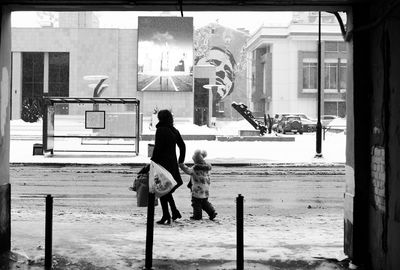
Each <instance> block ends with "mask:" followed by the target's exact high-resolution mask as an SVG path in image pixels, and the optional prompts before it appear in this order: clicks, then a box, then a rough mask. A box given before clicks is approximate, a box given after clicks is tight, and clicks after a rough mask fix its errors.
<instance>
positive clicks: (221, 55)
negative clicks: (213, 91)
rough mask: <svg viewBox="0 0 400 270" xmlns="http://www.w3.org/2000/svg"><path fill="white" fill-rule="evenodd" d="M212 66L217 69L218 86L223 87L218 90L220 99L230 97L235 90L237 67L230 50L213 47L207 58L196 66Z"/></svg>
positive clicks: (199, 61)
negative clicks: (235, 70)
mask: <svg viewBox="0 0 400 270" xmlns="http://www.w3.org/2000/svg"><path fill="white" fill-rule="evenodd" d="M206 64H210V65H213V66H215V69H216V84H217V85H222V86H223V87H221V88H219V89H218V91H217V92H218V95H219V97H220V99H221V100H222V99H224V98H225V97H226V96H228V95H229V94H230V93H231V92H232V91H233V88H234V84H235V74H234V69H235V66H236V61H235V58H234V57H233V55H232V53H231V52H230V51H229V50H223V49H221V48H219V47H212V48H211V49H210V50H209V52H208V55H207V56H206V57H203V58H200V59H199V60H198V61H197V63H196V65H206Z"/></svg>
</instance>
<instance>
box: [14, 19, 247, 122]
mask: <svg viewBox="0 0 400 270" xmlns="http://www.w3.org/2000/svg"><path fill="white" fill-rule="evenodd" d="M58 23H59V25H58V27H49V26H47V27H41V28H13V29H12V66H13V68H12V94H11V99H12V100H11V103H12V109H11V111H12V116H11V119H20V118H21V117H22V118H23V119H24V108H26V107H27V106H31V105H32V104H30V102H31V100H32V99H33V100H35V99H38V98H39V99H40V98H41V97H42V96H43V95H48V96H68V97H93V94H94V93H93V88H94V85H95V83H96V82H94V81H88V80H86V79H85V78H86V77H87V76H90V75H96V76H97V75H101V76H106V77H107V79H106V81H105V82H104V84H105V85H106V86H107V88H106V89H105V90H104V92H103V93H102V97H135V98H137V99H139V100H140V101H141V112H142V113H143V115H144V117H149V116H151V115H152V114H153V112H154V110H155V109H163V108H165V109H171V110H172V111H173V113H174V115H175V116H176V117H184V118H194V117H195V115H194V114H195V113H196V109H198V108H196V107H195V103H196V101H195V100H194V91H185V92H184V91H182V92H179V91H138V89H137V71H138V30H137V29H104V28H98V19H97V18H96V17H95V16H94V14H93V13H92V12H80V13H75V12H61V13H60V15H59V20H58ZM52 25H53V24H52ZM203 28H204V29H203V30H204V31H203V30H202V29H198V30H196V33H195V35H194V51H195V52H197V53H199V51H200V49H199V47H200V43H199V42H200V41H201V42H204V41H205V39H204V37H203V38H202V37H201V36H199V35H200V34H199V33H204V32H209V35H207V36H206V37H205V38H206V42H205V43H202V44H201V57H199V59H200V61H199V62H198V63H197V64H198V65H204V64H208V65H214V66H215V67H216V72H215V77H218V76H223V77H224V78H223V79H221V80H218V79H217V80H216V84H219V85H221V86H223V87H227V85H228V84H229V86H232V87H229V89H228V90H230V91H229V93H228V92H226V94H224V95H223V96H221V97H220V98H217V97H218V95H216V93H214V95H213V96H214V101H213V104H212V106H213V113H212V116H213V117H215V118H216V117H219V118H220V119H225V118H228V119H232V118H234V117H236V118H237V117H238V116H237V115H235V113H234V112H233V111H232V108H231V106H230V103H232V101H241V102H245V101H246V88H245V85H246V77H245V76H244V75H243V74H245V72H244V70H243V68H242V67H243V66H244V67H245V65H241V68H242V69H240V70H238V69H237V68H236V67H237V66H238V64H239V63H240V59H238V58H240V56H241V55H242V54H243V48H244V46H245V42H246V40H247V37H248V35H247V33H246V32H244V31H239V30H234V29H230V28H227V27H224V26H221V25H218V24H210V25H207V26H205V27H203ZM196 41H197V42H196ZM204 45H205V46H204ZM216 46H221V48H223V53H221V54H220V55H218V54H216V55H213V52H214V48H215V47H216ZM225 51H227V52H230V51H232V56H234V57H235V58H236V59H237V60H234V61H233V62H234V63H235V65H234V64H232V65H231V66H232V69H231V71H230V72H226V73H224V74H223V75H221V74H220V73H221V70H222V71H225V69H221V68H220V67H219V65H218V64H217V62H218V61H214V60H213V59H211V58H212V57H217V58H218V57H222V58H223V59H222V61H221V62H222V63H223V64H224V63H225V62H223V60H224V59H227V57H225V56H224V55H226V54H225ZM215 60H218V59H215ZM224 65H225V64H224ZM224 65H222V67H224ZM228 73H229V74H228ZM234 73H235V76H234V77H233V78H231V80H230V81H228V75H230V74H234ZM195 76H196V74H195V69H194V72H193V74H192V77H195ZM214 81H215V80H214ZM233 85H235V87H233ZM200 88H202V86H200ZM129 109H130V108H129V107H127V108H125V110H129ZM56 113H59V114H80V113H82V112H81V111H80V110H79V108H78V107H76V106H69V105H68V104H65V105H62V106H61V105H59V106H58V107H57V108H56Z"/></svg>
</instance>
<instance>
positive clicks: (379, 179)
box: [353, 1, 400, 270]
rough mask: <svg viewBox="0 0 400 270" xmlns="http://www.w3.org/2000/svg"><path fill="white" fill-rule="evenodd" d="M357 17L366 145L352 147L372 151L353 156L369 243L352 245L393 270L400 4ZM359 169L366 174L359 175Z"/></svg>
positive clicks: (358, 11)
mask: <svg viewBox="0 0 400 270" xmlns="http://www.w3.org/2000/svg"><path fill="white" fill-rule="evenodd" d="M353 15H354V36H353V41H354V51H355V53H354V67H355V72H354V89H355V90H354V92H355V97H354V109H355V113H354V114H355V115H354V119H355V121H354V123H355V125H354V129H355V132H354V134H355V136H354V142H355V144H358V141H359V142H360V143H361V144H362V146H360V148H362V149H360V148H357V147H355V148H354V149H355V155H356V156H359V155H360V154H362V153H366V152H367V151H368V152H369V153H368V155H367V156H368V158H366V157H365V158H358V159H357V158H355V160H356V163H357V162H358V164H359V166H358V168H357V167H356V173H355V174H356V176H355V182H356V197H357V186H358V191H359V192H360V193H359V194H358V195H359V196H360V197H359V198H358V200H356V201H357V207H356V206H355V208H354V213H355V214H354V218H355V220H357V221H358V227H357V230H356V229H355V230H354V232H355V233H356V231H357V233H358V237H359V238H360V239H362V237H364V239H367V240H366V241H365V240H364V241H363V240H360V239H358V241H354V249H356V250H358V251H360V255H361V254H363V255H366V256H365V257H364V258H363V259H361V260H360V261H359V262H360V263H362V264H364V265H365V266H367V268H370V269H389V270H395V269H400V256H399V254H400V1H379V2H376V3H375V4H372V5H371V6H369V7H368V9H367V10H366V9H365V7H355V8H354V14H353ZM363 44H364V45H363ZM356 70H357V71H356ZM363 74H364V76H362V75H363ZM357 110H359V111H357ZM363 122H364V123H363ZM360 125H366V126H368V130H365V128H364V127H360ZM358 128H360V130H357V129H358ZM364 144H365V145H364ZM363 166H364V168H363ZM359 170H364V171H366V172H360V174H359V175H358V176H357V171H359ZM355 205H356V203H355ZM354 224H356V222H354ZM354 226H356V225H354ZM356 258H357V259H360V257H357V256H356Z"/></svg>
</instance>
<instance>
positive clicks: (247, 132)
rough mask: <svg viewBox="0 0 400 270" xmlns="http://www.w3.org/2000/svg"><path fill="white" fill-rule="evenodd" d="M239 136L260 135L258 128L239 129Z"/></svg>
mask: <svg viewBox="0 0 400 270" xmlns="http://www.w3.org/2000/svg"><path fill="white" fill-rule="evenodd" d="M239 136H260V131H259V130H255V129H253V130H242V129H241V130H239Z"/></svg>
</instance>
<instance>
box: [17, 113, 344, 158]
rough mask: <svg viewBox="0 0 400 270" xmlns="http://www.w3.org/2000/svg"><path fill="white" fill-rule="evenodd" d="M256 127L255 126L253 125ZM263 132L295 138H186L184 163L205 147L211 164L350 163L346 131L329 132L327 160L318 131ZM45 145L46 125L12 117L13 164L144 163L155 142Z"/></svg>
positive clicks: (229, 129) (244, 126)
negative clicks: (42, 148) (48, 150)
mask: <svg viewBox="0 0 400 270" xmlns="http://www.w3.org/2000/svg"><path fill="white" fill-rule="evenodd" d="M60 126H61V127H60V128H59V130H64V131H60V132H65V130H71V129H73V128H72V127H73V125H72V124H71V123H69V122H67V121H64V122H62V123H61V124H60ZM176 127H177V128H178V129H179V130H180V132H181V134H189V135H193V134H213V135H215V134H218V135H224V136H234V135H235V134H236V135H235V136H237V135H238V133H239V130H252V129H253V128H252V127H251V125H250V124H249V123H247V122H246V121H245V120H240V121H227V122H221V123H220V127H217V128H208V127H206V126H202V127H199V126H196V125H193V124H190V123H189V122H188V121H180V122H179V121H178V122H177V124H176ZM253 130H254V129H253ZM152 133H154V130H151V129H149V127H148V123H146V124H144V125H143V134H152ZM264 136H271V137H276V136H284V137H286V136H290V137H294V138H295V140H294V141H293V142H283V141H242V142H238V141H235V142H225V141H223V142H221V141H207V140H201V141H190V140H186V141H185V143H186V146H187V151H186V152H187V154H186V160H185V162H191V156H192V153H193V152H194V150H195V149H199V148H201V149H205V150H207V152H208V160H209V161H210V162H211V163H214V164H216V163H220V164H221V163H298V164H309V163H316V164H327V163H328V164H329V163H344V162H345V145H346V135H344V133H343V132H341V133H331V132H327V133H326V136H325V139H324V140H322V154H323V157H322V158H315V157H314V156H315V153H316V134H315V133H304V134H303V135H299V134H297V135H293V134H290V135H282V134H267V135H264ZM34 143H41V123H40V122H38V123H33V124H30V123H25V122H22V121H21V120H18V121H11V146H10V162H11V163H78V164H102V163H106V164H132V163H133V164H143V163H147V162H149V157H148V144H149V143H154V142H153V141H140V143H139V155H138V156H136V154H134V153H123V152H106V151H134V146H133V145H126V144H125V145H106V144H103V145H94V146H93V145H91V146H90V145H82V144H81V143H82V142H81V139H76V138H75V139H74V138H68V139H62V138H56V139H55V155H54V156H47V155H46V156H39V155H35V156H34V155H33V144H34ZM71 149H74V150H78V151H76V152H58V150H71ZM79 149H82V150H88V149H92V150H93V149H95V150H104V151H105V152H97V153H94V152H80V151H79Z"/></svg>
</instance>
